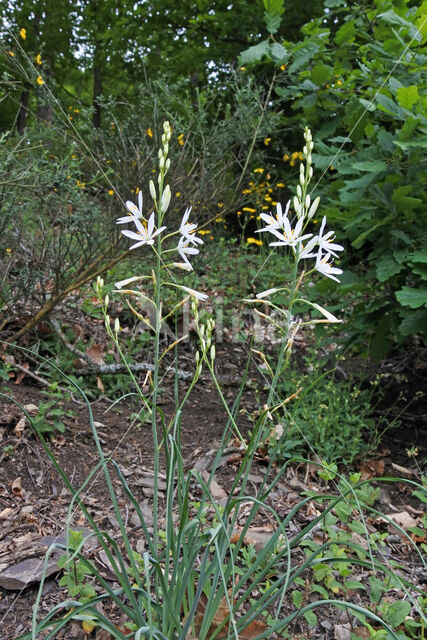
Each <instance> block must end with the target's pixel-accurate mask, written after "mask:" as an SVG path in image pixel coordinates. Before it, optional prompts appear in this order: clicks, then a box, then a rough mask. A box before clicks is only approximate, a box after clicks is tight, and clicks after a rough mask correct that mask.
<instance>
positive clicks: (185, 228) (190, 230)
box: [178, 207, 203, 253]
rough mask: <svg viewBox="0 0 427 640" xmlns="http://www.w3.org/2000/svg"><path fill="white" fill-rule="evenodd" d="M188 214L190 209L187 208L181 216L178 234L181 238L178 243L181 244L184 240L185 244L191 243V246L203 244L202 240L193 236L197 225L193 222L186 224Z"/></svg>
mask: <svg viewBox="0 0 427 640" xmlns="http://www.w3.org/2000/svg"><path fill="white" fill-rule="evenodd" d="M190 213H191V207H187V209H186V210H185V213H184V215H183V216H182V220H181V226H180V227H179V232H180V234H181V236H182V237H181V238H180V241H179V242H180V243H181V241H182V240H183V238H184V239H185V241H186V242H191V243H192V244H197V243H199V244H203V240H202V239H201V238H198V237H197V236H196V235H195V234H194V231H195V229H197V224H196V223H194V222H188V218H189V217H190ZM178 251H179V249H178ZM197 253H198V252H197Z"/></svg>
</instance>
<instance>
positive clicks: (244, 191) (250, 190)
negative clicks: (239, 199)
mask: <svg viewBox="0 0 427 640" xmlns="http://www.w3.org/2000/svg"><path fill="white" fill-rule="evenodd" d="M242 193H243V194H247V193H252V189H243V190H242Z"/></svg>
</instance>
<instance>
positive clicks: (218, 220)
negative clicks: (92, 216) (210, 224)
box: [215, 216, 224, 222]
mask: <svg viewBox="0 0 427 640" xmlns="http://www.w3.org/2000/svg"><path fill="white" fill-rule="evenodd" d="M215 222H224V218H222V217H221V216H218V217H217V218H215Z"/></svg>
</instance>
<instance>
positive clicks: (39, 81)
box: [36, 76, 44, 86]
mask: <svg viewBox="0 0 427 640" xmlns="http://www.w3.org/2000/svg"><path fill="white" fill-rule="evenodd" d="M36 82H37V84H39V85H40V86H42V84H44V80H43V78H42V77H41V76H37V78H36Z"/></svg>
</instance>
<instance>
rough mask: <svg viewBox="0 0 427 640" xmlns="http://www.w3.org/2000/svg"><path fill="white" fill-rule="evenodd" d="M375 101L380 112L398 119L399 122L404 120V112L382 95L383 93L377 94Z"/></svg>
mask: <svg viewBox="0 0 427 640" xmlns="http://www.w3.org/2000/svg"><path fill="white" fill-rule="evenodd" d="M376 101H377V103H378V108H379V109H380V110H381V111H385V112H386V113H389V114H390V115H392V116H394V117H395V118H398V119H399V120H404V119H405V112H404V111H403V109H402V108H401V107H399V106H398V105H397V104H396V103H395V102H394V101H393V100H392V99H391V98H389V97H388V96H386V95H384V94H383V93H379V94H378V95H377V97H376Z"/></svg>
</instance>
